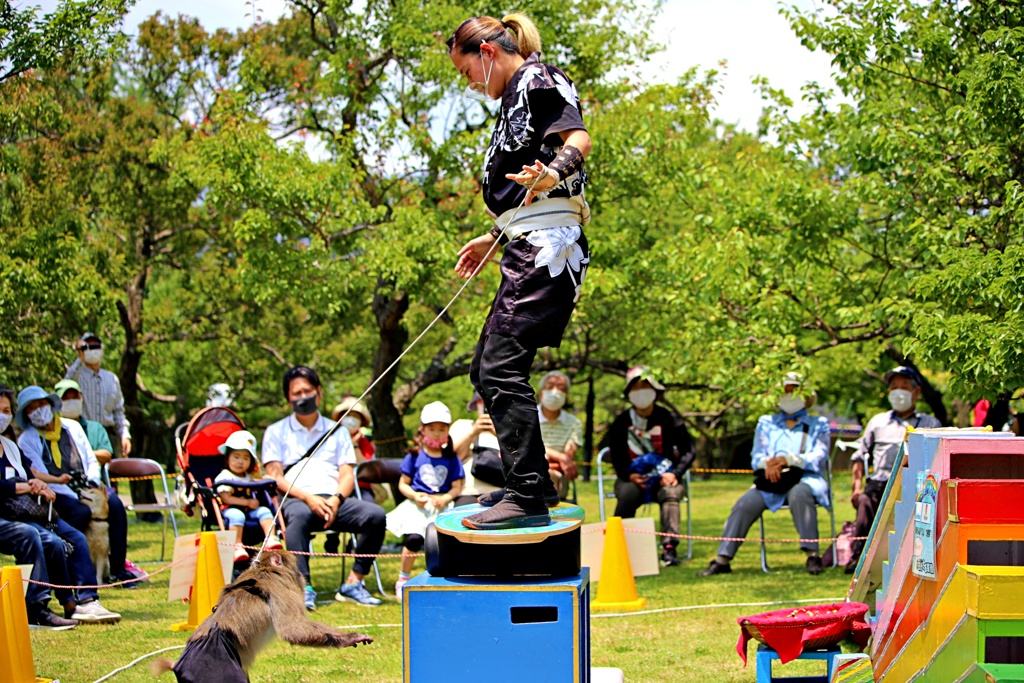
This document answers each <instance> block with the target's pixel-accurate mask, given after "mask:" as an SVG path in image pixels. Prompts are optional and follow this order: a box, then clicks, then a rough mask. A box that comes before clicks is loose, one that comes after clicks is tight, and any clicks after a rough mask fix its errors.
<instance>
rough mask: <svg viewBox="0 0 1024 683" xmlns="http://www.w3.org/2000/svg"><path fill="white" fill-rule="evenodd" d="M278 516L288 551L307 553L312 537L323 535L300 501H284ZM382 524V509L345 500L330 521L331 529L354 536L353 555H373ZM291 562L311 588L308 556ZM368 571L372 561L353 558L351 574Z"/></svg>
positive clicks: (321, 527) (379, 542) (318, 521)
mask: <svg viewBox="0 0 1024 683" xmlns="http://www.w3.org/2000/svg"><path fill="white" fill-rule="evenodd" d="M321 498H327V496H321ZM281 516H282V517H284V524H285V528H286V529H287V530H288V531H287V532H286V533H285V540H286V543H285V545H286V546H287V548H288V550H293V551H294V550H298V551H300V552H308V551H309V543H310V541H311V540H312V538H313V534H315V533H316V532H318V531H324V520H323V519H321V518H320V517H316V516H315V515H314V514H313V511H312V510H310V509H309V506H308V505H306V504H305V503H304V502H303V501H301V500H297V499H295V498H289V499H288V500H286V501H285V502H284V505H283V506H282V508H281ZM384 523H385V519H384V508H382V507H381V506H379V505H377V504H376V503H368V502H366V501H364V500H357V499H356V498H354V497H352V496H349V497H348V498H346V499H345V500H343V501H341V505H340V506H338V516H337V517H335V518H334V523H333V524H332V525H331V529H333V530H334V531H348V532H349V533H353V534H357V535H358V538H357V540H356V548H355V552H356V553H364V554H367V555H376V554H377V553H379V552H380V547H381V546H382V545H383V544H384ZM295 560H296V561H297V562H298V565H299V573H301V574H302V575H303V576H304V577H306V583H307V584H309V585H313V584H312V583H310V581H309V556H308V555H296V556H295ZM372 567H373V558H372V557H357V558H356V561H355V562H353V563H352V571H354V572H355V573H357V574H364V575H365V574H369V573H370V569H371V568H372Z"/></svg>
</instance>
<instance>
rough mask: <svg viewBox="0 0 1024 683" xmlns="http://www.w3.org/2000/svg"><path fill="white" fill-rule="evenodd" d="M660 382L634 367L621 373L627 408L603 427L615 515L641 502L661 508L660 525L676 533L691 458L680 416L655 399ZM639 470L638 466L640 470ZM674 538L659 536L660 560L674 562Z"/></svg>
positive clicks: (689, 442)
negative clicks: (611, 475) (613, 495)
mask: <svg viewBox="0 0 1024 683" xmlns="http://www.w3.org/2000/svg"><path fill="white" fill-rule="evenodd" d="M664 392H665V386H664V385H663V384H662V383H661V382H659V381H658V380H657V378H655V376H654V374H653V373H651V371H650V370H649V369H648V368H646V367H644V366H638V367H635V368H632V369H631V370H630V371H629V372H627V373H626V388H625V389H624V390H623V392H622V394H623V396H624V397H625V398H626V400H628V401H629V403H630V406H631V407H630V408H629V409H628V410H626V411H625V412H623V413H621V414H620V415H619V416H618V417H616V418H615V420H613V421H612V424H611V426H609V427H608V436H607V439H608V448H609V450H610V451H611V461H612V466H613V467H614V468H615V474H616V479H615V497H616V499H617V502H616V504H615V516H616V517H622V518H630V517H635V516H636V511H637V510H638V509H639V508H640V506H641V505H643V504H644V503H645V502H649V501H653V502H657V503H658V506H659V507H660V508H661V530H662V531H663V532H666V533H670V534H678V533H679V502H680V501H681V500H682V498H683V495H684V494H685V493H686V491H685V489H684V488H683V485H682V484H681V481H682V477H683V475H684V474H685V473H686V470H687V469H689V467H690V465H691V464H692V463H693V456H694V453H693V439H692V438H691V437H690V432H689V431H687V429H686V426H685V425H684V424H682V422H681V421H678V420H676V418H675V416H674V415H673V414H672V413H671V412H670V411H669V410H668V409H667V408H665V407H664V406H660V405H658V404H657V403H656V401H657V400H658V398H659V397H661V395H662V394H663V393H664ZM641 470H642V471H641ZM678 545H679V539H676V538H672V537H665V540H664V541H663V543H662V552H661V563H662V565H664V566H666V567H673V566H676V565H678V564H679V558H678V556H677V555H676V546H678Z"/></svg>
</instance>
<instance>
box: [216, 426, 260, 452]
mask: <svg viewBox="0 0 1024 683" xmlns="http://www.w3.org/2000/svg"><path fill="white" fill-rule="evenodd" d="M217 450H219V451H220V452H221V454H222V455H223V454H225V453H227V452H228V451H249V454H250V455H251V456H252V457H253V458H255V457H256V437H255V436H253V435H252V432H248V431H246V430H244V429H240V430H238V431H237V432H231V436H229V437H228V439H227V441H225V442H224V443H222V444H221V445H220V446H219V447H218V448H217Z"/></svg>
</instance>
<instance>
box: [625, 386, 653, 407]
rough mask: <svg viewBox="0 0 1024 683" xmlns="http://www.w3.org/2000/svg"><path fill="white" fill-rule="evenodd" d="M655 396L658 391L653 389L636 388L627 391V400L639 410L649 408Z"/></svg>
mask: <svg viewBox="0 0 1024 683" xmlns="http://www.w3.org/2000/svg"><path fill="white" fill-rule="evenodd" d="M656 398H658V392H657V391H655V390H654V389H637V390H636V391H631V392H629V402H630V403H632V404H633V405H634V406H636V407H637V408H639V409H640V410H645V409H647V408H650V407H651V405H653V404H654V399H656Z"/></svg>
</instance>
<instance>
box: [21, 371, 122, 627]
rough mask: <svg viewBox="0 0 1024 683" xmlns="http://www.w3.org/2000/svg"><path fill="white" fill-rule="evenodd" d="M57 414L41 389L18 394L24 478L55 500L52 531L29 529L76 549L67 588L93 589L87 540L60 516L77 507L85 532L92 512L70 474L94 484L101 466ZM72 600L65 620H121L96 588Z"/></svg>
mask: <svg viewBox="0 0 1024 683" xmlns="http://www.w3.org/2000/svg"><path fill="white" fill-rule="evenodd" d="M60 408H61V402H60V399H59V398H58V397H57V395H56V394H47V393H46V392H45V391H44V390H43V389H41V388H40V387H37V386H30V387H25V388H24V389H22V390H21V393H19V394H18V409H17V411H16V412H15V414H14V419H15V421H16V422H17V423H18V425H19V426H20V427H21V428H22V429H23V430H24V431H23V432H22V433H21V437H20V438H19V439H18V443H19V446H20V447H21V451H22V455H24V456H25V461H27V463H28V464H29V471H28V472H25V473H24V478H29V476H28V475H30V474H31V475H33V476H34V478H36V479H39V480H41V481H42V482H44V483H47V484H50V485H51V486H50V489H51V490H52V493H53V494H54V500H53V507H54V509H55V510H56V511H57V514H58V519H57V521H56V523H54V524H53V525H52V527H53V528H52V529H47V528H46V527H44V526H42V525H41V524H37V523H35V522H27V523H28V524H29V525H31V526H33V527H35V528H36V529H37V530H38V531H41V532H46V533H54V534H56V535H57V536H59V537H60V538H62V539H64V540H66V541H68V542H69V543H70V544H71V545H72V547H73V548H74V551H73V552H72V553H71V554H70V555H68V556H67V567H68V574H69V575H70V579H71V580H70V582H69V583H68V584H66V585H71V586H95V585H97V584H98V583H99V581H98V580H97V579H98V577H97V576H96V566H95V564H94V563H93V561H92V557H91V556H90V555H89V543H88V542H87V541H86V540H85V534H84V533H82V531H80V530H79V529H78V528H76V527H75V526H73V525H72V524H70V523H69V519H68V518H67V517H65V516H64V512H63V511H64V510H67V511H69V512H70V513H71V515H75V514H80V509H79V508H80V507H84V508H85V510H86V517H85V523H84V525H83V528H84V526H88V524H89V522H90V521H91V520H92V512H91V511H90V510H89V508H88V506H86V505H84V504H83V503H79V502H78V498H77V496H76V495H75V493H74V492H73V491H72V490H71V489H70V488H69V487H68V486H67V483H68V482H70V481H71V474H69V472H74V473H75V475H76V477H78V478H79V480H80V481H85V480H86V479H88V480H89V481H93V482H94V481H96V479H97V478H98V476H99V465H98V464H97V463H96V458H95V457H94V456H93V454H92V449H91V448H90V446H89V442H88V441H87V440H86V438H85V432H83V431H82V428H81V426H79V425H78V423H77V422H74V421H73V420H68V421H67V422H64V423H62V422H61V420H60V418H59V417H58V416H56V415H55V412H56V411H59V410H60ZM40 441H42V443H40ZM30 449H34V450H30ZM44 454H45V458H44ZM54 454H55V455H54ZM55 460H56V462H57V463H61V464H62V465H63V467H62V466H61V464H55ZM11 466H12V468H13V469H14V474H15V475H16V476H21V475H22V472H21V469H22V468H19V467H15V466H14V464H13V462H11ZM5 476H6V473H5ZM62 545H63V544H62ZM122 557H123V555H122ZM132 578H134V576H133V577H132ZM75 594H76V599H77V605H73V604H72V603H66V604H65V608H64V616H65V617H68V618H70V619H75V620H77V621H89V622H117V621H120V620H121V615H120V614H117V613H116V612H111V611H109V610H107V609H106V608H104V607H103V605H101V604H100V601H99V594H98V593H97V592H96V589H95V588H80V589H76V590H75Z"/></svg>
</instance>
